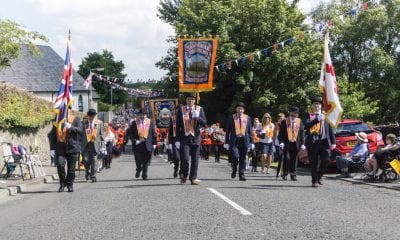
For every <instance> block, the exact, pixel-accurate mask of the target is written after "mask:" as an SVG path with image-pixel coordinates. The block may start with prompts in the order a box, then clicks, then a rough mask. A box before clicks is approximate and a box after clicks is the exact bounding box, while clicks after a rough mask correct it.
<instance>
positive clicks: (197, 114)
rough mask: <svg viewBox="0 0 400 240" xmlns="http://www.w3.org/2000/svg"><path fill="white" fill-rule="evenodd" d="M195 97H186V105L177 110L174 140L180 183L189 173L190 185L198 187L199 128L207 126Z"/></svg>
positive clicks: (188, 95) (191, 94)
mask: <svg viewBox="0 0 400 240" xmlns="http://www.w3.org/2000/svg"><path fill="white" fill-rule="evenodd" d="M195 101H196V95H195V94H194V93H189V94H187V95H186V105H184V106H182V107H180V108H179V109H178V113H177V114H176V140H175V147H176V148H177V149H179V150H180V152H181V168H182V178H181V183H185V182H186V179H187V177H188V172H189V158H190V159H191V161H190V175H189V179H190V182H191V184H192V185H198V184H199V182H200V181H199V180H198V179H197V169H198V166H199V158H200V144H201V134H200V128H201V127H204V126H206V125H207V120H206V116H205V114H204V111H203V108H202V107H200V106H197V105H195Z"/></svg>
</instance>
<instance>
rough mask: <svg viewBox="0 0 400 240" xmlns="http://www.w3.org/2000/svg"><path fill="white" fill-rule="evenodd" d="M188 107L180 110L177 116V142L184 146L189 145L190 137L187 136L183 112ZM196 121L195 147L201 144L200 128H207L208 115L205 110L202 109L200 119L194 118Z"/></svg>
mask: <svg viewBox="0 0 400 240" xmlns="http://www.w3.org/2000/svg"><path fill="white" fill-rule="evenodd" d="M185 107H186V106H185V105H184V106H182V107H180V108H179V109H178V112H177V114H176V140H175V141H176V142H181V143H183V144H187V143H189V137H188V136H185V125H184V123H183V111H182V108H185ZM192 121H194V140H193V144H194V145H200V144H201V134H200V128H201V127H205V126H206V125H207V119H206V115H205V114H204V111H203V108H202V107H200V112H199V117H198V118H193V120H192Z"/></svg>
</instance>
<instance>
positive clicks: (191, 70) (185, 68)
mask: <svg viewBox="0 0 400 240" xmlns="http://www.w3.org/2000/svg"><path fill="white" fill-rule="evenodd" d="M217 46H218V38H179V39H178V58H179V92H206V91H212V90H213V74H214V63H215V57H216V55H217Z"/></svg>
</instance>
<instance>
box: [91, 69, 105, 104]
mask: <svg viewBox="0 0 400 240" xmlns="http://www.w3.org/2000/svg"><path fill="white" fill-rule="evenodd" d="M93 71H97V72H101V71H104V68H92V69H90V73H89V75H90V74H91V73H92V72H93ZM89 96H90V97H89V108H92V101H93V96H92V84H90V94H89Z"/></svg>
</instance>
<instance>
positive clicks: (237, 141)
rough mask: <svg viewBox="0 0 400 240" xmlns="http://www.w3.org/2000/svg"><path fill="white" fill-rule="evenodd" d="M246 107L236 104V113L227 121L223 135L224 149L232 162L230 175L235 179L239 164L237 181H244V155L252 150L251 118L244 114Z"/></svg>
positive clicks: (242, 104)
mask: <svg viewBox="0 0 400 240" xmlns="http://www.w3.org/2000/svg"><path fill="white" fill-rule="evenodd" d="M245 108H246V106H245V105H244V103H241V102H240V103H238V104H236V106H235V109H236V113H235V114H232V115H231V116H230V117H229V119H228V124H227V127H226V134H225V144H224V148H225V149H227V150H228V149H229V152H230V156H231V160H232V174H231V177H232V178H235V177H236V173H237V167H238V163H239V180H240V181H246V177H245V176H244V172H245V163H246V154H247V151H248V150H249V149H251V150H253V149H254V141H253V134H252V129H251V118H250V116H248V115H246V114H244V111H245Z"/></svg>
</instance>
